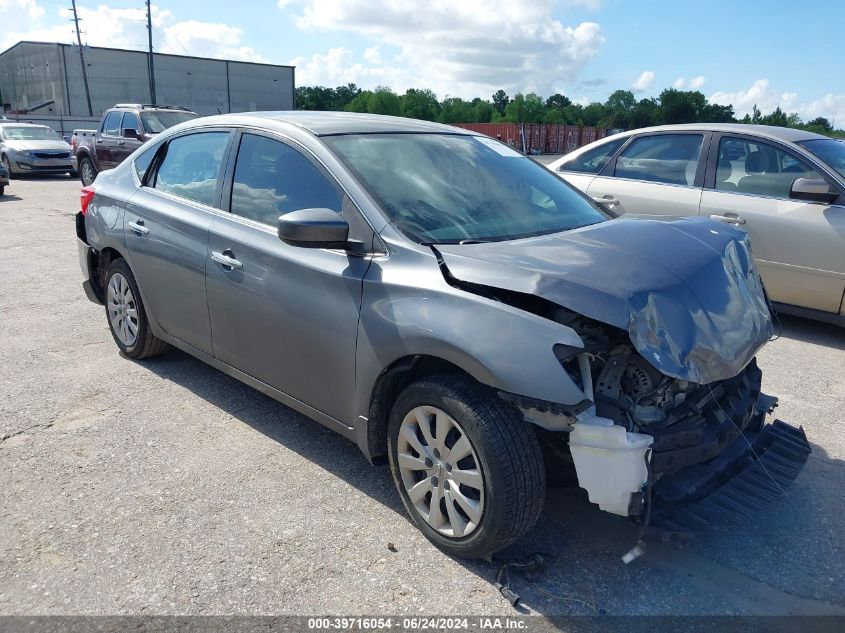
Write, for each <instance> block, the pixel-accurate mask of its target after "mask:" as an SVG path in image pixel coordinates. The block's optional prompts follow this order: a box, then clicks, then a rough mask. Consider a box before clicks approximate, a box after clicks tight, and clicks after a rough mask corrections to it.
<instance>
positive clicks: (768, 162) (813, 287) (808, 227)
mask: <svg viewBox="0 0 845 633" xmlns="http://www.w3.org/2000/svg"><path fill="white" fill-rule="evenodd" d="M714 145H716V141H715V140H714ZM711 168H712V169H711V171H712V172H714V174H713V176H710V177H709V178H708V187H707V188H705V190H704V193H703V195H702V198H701V215H703V216H711V217H713V218H714V219H719V220H721V221H723V222H728V223H731V224H736V225H737V226H740V227H741V228H743V229H745V230H746V231H747V232H748V235H749V236H750V237H751V247H752V250H753V254H754V260H755V261H756V263H757V267H758V269H759V270H760V275H761V276H762V277H763V282H764V283H765V285H766V290H767V292H768V293H769V296H770V297H771V299H772V300H773V301H778V302H781V303H788V304H791V305H795V306H800V307H804V308H811V309H814V310H823V311H825V312H834V313H837V312H839V309H840V305H841V302H842V295H843V292H845V254H843V236H845V200H843V197H842V196H840V197H839V199H838V200H837V201H835V202H836V204H832V205H829V204H822V203H814V202H803V201H800V200H790V198H789V190H790V188H791V186H792V183H793V181H794V180H795V179H796V178H824V176H822V175H821V174H820V173H819V172H818V171H816V170H815V169H814V168H813V167H812V166H811V165H809V164H808V163H807V162H806V161H805V160H804V159H803V158H800V157H798V156H797V155H795V154H794V153H792V152H790V151H788V150H787V149H785V148H783V147H781V146H777V145H774V144H769V143H763V142H760V141H759V140H758V139H756V138H754V137H739V136H737V137H732V136H722V137H721V138H720V139H719V141H718V154H717V156H716V157H715V159H714V160H711Z"/></svg>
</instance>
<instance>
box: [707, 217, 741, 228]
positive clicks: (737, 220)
mask: <svg viewBox="0 0 845 633" xmlns="http://www.w3.org/2000/svg"><path fill="white" fill-rule="evenodd" d="M710 219H711V220H718V221H719V222H724V223H725V224H734V225H736V226H740V225H742V224H745V218H743V217H740V216H738V215H711V216H710Z"/></svg>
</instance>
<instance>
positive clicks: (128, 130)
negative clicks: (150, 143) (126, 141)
mask: <svg viewBox="0 0 845 633" xmlns="http://www.w3.org/2000/svg"><path fill="white" fill-rule="evenodd" d="M123 138H134V139H137V138H138V130H136V129H135V128H134V127H125V128H123Z"/></svg>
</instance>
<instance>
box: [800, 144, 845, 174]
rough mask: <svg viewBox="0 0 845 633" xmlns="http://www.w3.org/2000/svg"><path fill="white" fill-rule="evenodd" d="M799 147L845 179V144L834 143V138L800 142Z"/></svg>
mask: <svg viewBox="0 0 845 633" xmlns="http://www.w3.org/2000/svg"><path fill="white" fill-rule="evenodd" d="M798 145H800V146H801V147H803V148H804V149H806V150H807V151H808V152H811V153H813V154H815V155H816V156H817V157H818V158H819V159H820V160H821V161H823V162H825V163H827V164H828V165H829V166H830V167H831V168H833V169H835V170H836V171H837V172H838V173H839V175H840V176H842V177H843V178H845V143H842V142H840V141H834V140H833V139H832V138H819V139H814V140H812V141H800V142H799V143H798Z"/></svg>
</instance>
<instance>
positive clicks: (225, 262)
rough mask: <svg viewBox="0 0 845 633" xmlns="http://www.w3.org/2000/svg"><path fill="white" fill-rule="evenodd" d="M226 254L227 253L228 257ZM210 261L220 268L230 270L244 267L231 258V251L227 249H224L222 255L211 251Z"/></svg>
mask: <svg viewBox="0 0 845 633" xmlns="http://www.w3.org/2000/svg"><path fill="white" fill-rule="evenodd" d="M226 253H228V255H227V254H226ZM211 259H213V260H214V261H215V262H217V263H218V264H220V265H221V266H225V267H226V268H229V269H230V270H231V269H233V268H243V267H244V265H243V264H242V263H241V262H240V261H239V260H237V259H235V258H234V257H232V251H230V250H229V249H226V250H225V251H223V252H222V253H221V252H219V251H211Z"/></svg>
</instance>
